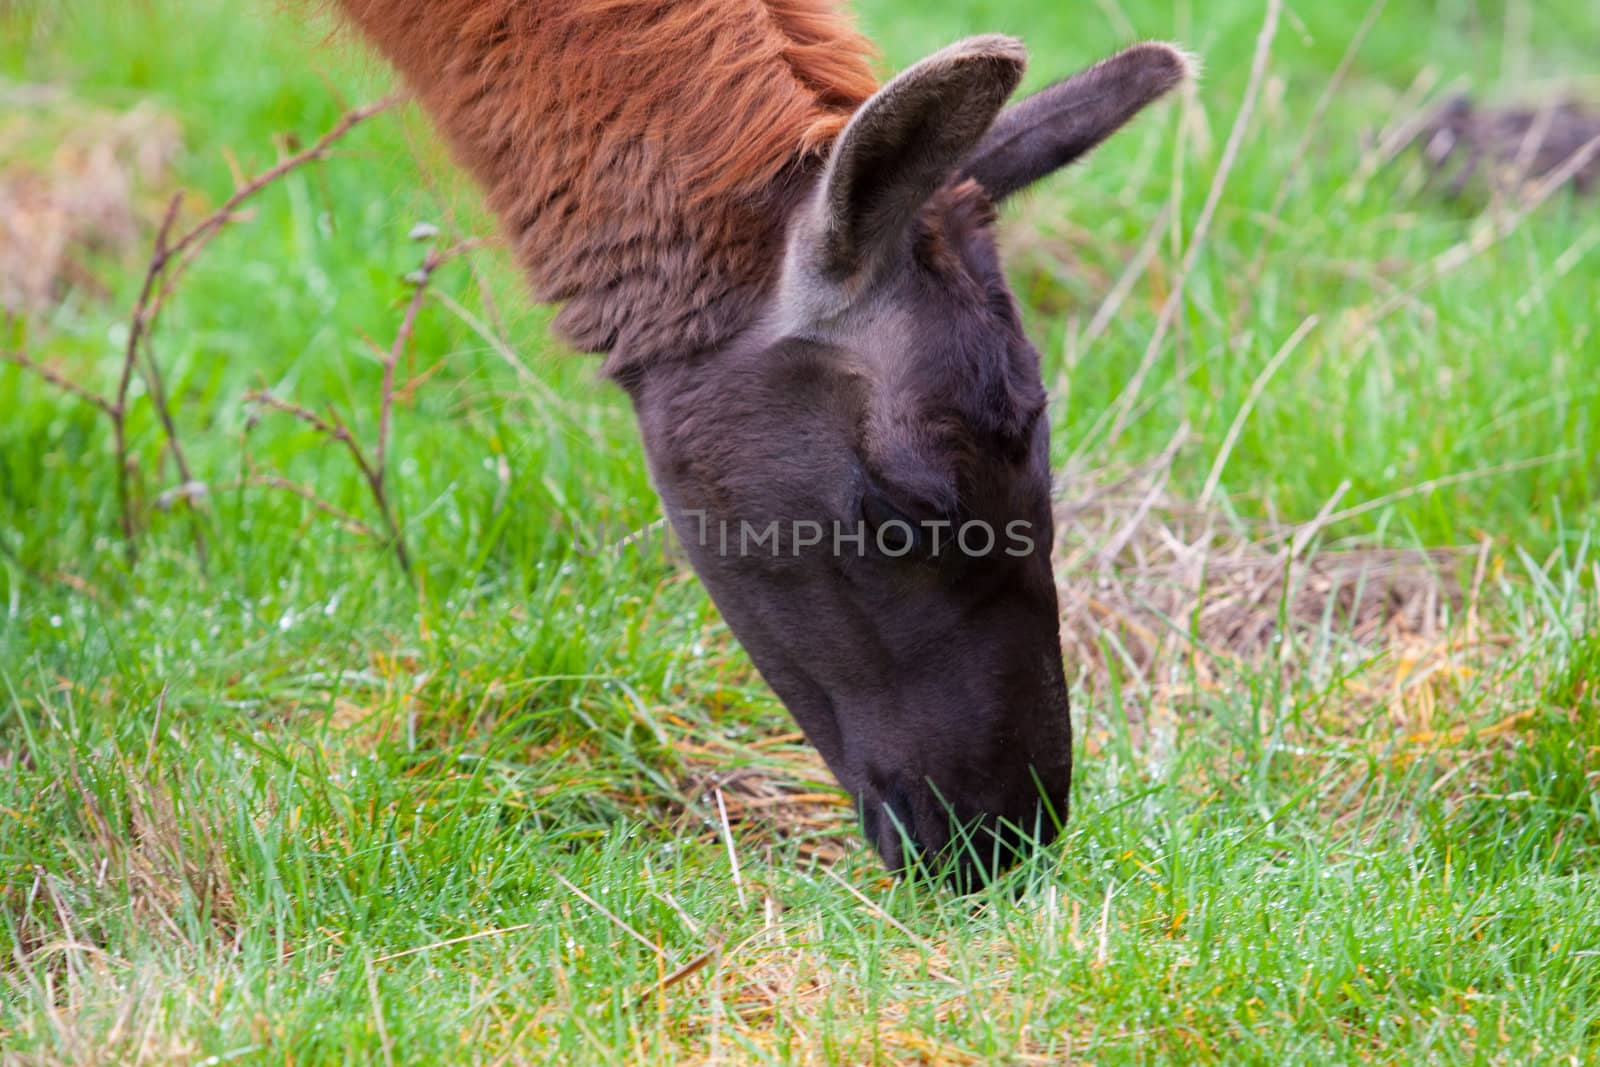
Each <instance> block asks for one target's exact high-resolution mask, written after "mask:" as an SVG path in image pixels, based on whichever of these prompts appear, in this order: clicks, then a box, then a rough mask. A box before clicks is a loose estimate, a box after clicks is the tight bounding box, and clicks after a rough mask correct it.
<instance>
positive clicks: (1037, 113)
mask: <svg viewBox="0 0 1600 1067" xmlns="http://www.w3.org/2000/svg"><path fill="white" fill-rule="evenodd" d="M1193 71H1194V61H1193V60H1192V59H1190V58H1189V56H1188V55H1187V54H1186V53H1184V52H1183V51H1181V50H1180V49H1177V48H1174V47H1173V46H1172V45H1170V44H1160V43H1157V42H1147V43H1145V44H1136V45H1134V46H1133V47H1132V48H1128V49H1124V50H1123V51H1121V52H1118V53H1117V54H1116V55H1114V56H1112V57H1111V58H1110V59H1107V60H1105V61H1104V62H1101V63H1097V64H1095V65H1094V66H1092V67H1090V68H1089V69H1088V70H1086V71H1083V72H1082V73H1079V74H1074V75H1073V76H1072V77H1070V78H1066V79H1064V80H1062V81H1058V82H1056V83H1055V84H1054V85H1050V86H1047V87H1046V88H1044V89H1041V90H1039V91H1038V92H1037V93H1034V94H1033V95H1032V96H1030V97H1028V98H1027V99H1026V100H1021V101H1018V102H1017V103H1015V104H1012V105H1011V106H1010V107H1008V108H1006V109H1005V110H1004V111H1003V112H1001V113H1000V117H999V118H997V119H996V120H995V121H994V125H993V126H992V127H991V128H990V129H989V132H988V133H987V134H986V135H985V136H984V138H983V140H982V142H980V143H979V145H978V147H977V149H976V150H975V151H974V152H973V153H972V158H971V159H970V160H969V161H968V162H967V165H966V168H965V173H966V175H967V176H968V177H970V178H975V179H977V182H978V184H979V185H981V186H983V188H984V191H985V192H987V193H988V194H989V198H990V199H991V200H994V201H996V202H999V201H1001V200H1004V199H1005V198H1006V197H1008V196H1010V195H1011V194H1012V193H1014V192H1016V191H1017V190H1018V189H1021V188H1023V187H1024V186H1026V185H1030V184H1032V183H1033V182H1035V181H1038V180H1039V179H1040V178H1042V177H1044V176H1045V175H1046V174H1049V173H1051V172H1052V171H1054V170H1057V169H1059V168H1061V167H1064V166H1066V165H1067V164H1068V163H1071V162H1072V161H1073V160H1075V159H1077V158H1078V157H1079V156H1082V155H1084V154H1085V153H1087V152H1089V151H1090V150H1091V149H1093V148H1094V147H1095V146H1097V145H1098V144H1100V142H1101V141H1104V140H1105V139H1106V138H1107V137H1110V136H1111V135H1112V134H1113V133H1116V132H1117V130H1119V129H1121V128H1122V126H1123V124H1124V123H1126V122H1127V121H1128V120H1129V119H1131V118H1133V117H1134V116H1135V115H1137V114H1138V113H1139V112H1140V111H1142V110H1144V108H1145V107H1146V106H1147V105H1149V104H1151V103H1154V102H1155V101H1156V100H1158V99H1160V98H1161V97H1162V96H1164V95H1166V94H1167V93H1168V92H1170V91H1171V90H1172V89H1174V88H1176V87H1177V86H1178V85H1179V84H1181V83H1182V82H1183V81H1184V79H1185V78H1188V77H1189V76H1190V75H1191V74H1192V73H1193Z"/></svg>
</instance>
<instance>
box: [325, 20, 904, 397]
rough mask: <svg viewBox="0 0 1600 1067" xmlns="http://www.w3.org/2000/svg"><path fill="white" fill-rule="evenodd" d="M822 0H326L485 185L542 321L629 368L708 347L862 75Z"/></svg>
mask: <svg viewBox="0 0 1600 1067" xmlns="http://www.w3.org/2000/svg"><path fill="white" fill-rule="evenodd" d="M831 2H832V0H340V4H341V6H342V7H343V8H344V10H345V11H346V13H347V14H348V15H349V17H350V18H351V19H352V20H353V21H354V22H355V24H356V25H357V26H358V27H359V28H360V29H361V31H362V32H363V33H364V34H365V35H366V36H367V37H368V38H370V39H371V40H372V41H373V42H374V43H375V44H376V45H377V46H378V47H379V48H380V49H381V50H382V52H383V53H384V54H385V56H387V57H388V59H389V60H390V61H391V62H392V63H394V65H395V66H396V67H398V68H399V70H400V72H401V73H402V74H403V75H404V77H405V79H406V81H407V82H408V83H409V84H410V85H411V87H412V88H413V89H414V90H415V91H416V92H417V94H418V95H419V97H420V98H421V100H422V103H423V105H424V106H425V107H426V108H427V110H428V111H429V112H430V114H431V115H432V117H433V119H434V121H435V122H436V123H437V124H438V125H439V127H440V128H441V130H442V131H443V132H444V134H445V136H446V137H447V139H448V140H449V142H450V144H451V145H452V147H453V148H454V150H455V153H456V156H457V158H458V159H459V160H460V161H461V162H462V163H463V164H464V165H465V166H466V167H467V168H468V169H469V170H470V171H471V172H472V173H473V175H474V176H475V177H476V178H477V179H478V180H479V181H480V182H481V183H482V184H483V186H484V187H485V189H486V190H487V192H488V197H489V204H490V207H491V208H492V209H493V210H494V212H495V214H496V215H497V216H498V218H499V219H500V222H501V224H502V226H503V228H504V229H505V231H506V233H507V235H508V238H509V240H510V242H511V245H512V248H513V250H514V252H515V254H516V257H517V259H518V261H519V262H520V263H521V264H522V266H523V267H524V269H526V270H527V272H528V274H529V276H530V278H531V279H532V281H533V284H534V289H535V292H536V293H537V295H538V296H539V298H540V299H542V300H550V301H561V302H564V303H565V305H566V306H565V308H564V309H563V311H562V312H561V314H560V315H559V316H558V317H557V319H556V327H557V330H558V331H559V332H560V333H561V335H562V336H563V337H564V338H565V339H567V340H568V341H569V342H570V343H572V344H573V345H574V346H576V347H578V348H580V349H582V350H585V351H591V352H610V353H611V354H612V356H611V359H610V360H609V361H608V364H607V366H608V369H610V370H611V371H613V372H617V373H626V372H628V371H630V370H632V369H636V368H637V367H640V366H643V365H644V364H646V363H647V362H649V361H651V360H654V359H659V358H663V357H665V356H667V355H670V354H673V353H691V352H694V351H697V350H700V349H704V348H707V347H710V346H714V345H717V344H719V343H721V342H723V341H725V340H726V339H727V338H728V337H729V336H730V335H731V334H732V333H734V332H736V331H737V330H738V329H739V328H741V327H742V326H743V325H744V323H745V322H746V321H747V320H748V318H749V315H750V314H751V312H752V310H753V308H754V306H755V303H756V301H757V300H759V298H760V294H761V293H762V291H763V290H764V289H765V287H766V286H767V284H768V282H769V280H770V278H771V276H772V273H773V271H774V270H775V268H776V266H777V264H778V261H779V259H780V249H779V247H778V246H779V244H780V243H781V240H782V224H783V218H782V214H783V211H784V208H785V207H786V206H787V203H788V202H789V201H790V200H791V199H792V196H793V186H794V185H795V182H796V181H798V180H800V178H801V177H803V174H804V173H805V172H806V171H807V170H810V169H812V167H811V164H813V163H814V162H815V159H816V156H817V153H818V152H819V151H820V150H821V149H822V148H824V147H825V146H826V145H827V144H828V143H830V142H831V141H832V140H833V138H834V137H835V136H836V135H837V134H838V132H839V130H840V129H841V128H842V127H843V125H844V123H845V121H846V120H847V119H848V117H849V114H850V112H851V111H853V110H854V108H855V107H856V106H858V105H859V104H860V103H861V102H862V101H863V100H864V99H865V98H866V97H867V96H868V95H870V94H871V92H872V91H873V89H874V82H873V79H872V76H871V73H870V71H869V69H868V67H867V63H866V55H867V54H868V52H869V46H868V45H867V43H866V42H865V40H864V39H862V38H861V37H859V36H858V35H856V34H855V33H854V32H853V31H851V30H850V29H849V28H848V27H847V26H846V25H845V24H844V22H843V21H842V20H841V18H840V16H839V15H838V14H837V13H836V12H835V11H834V10H833V8H832V6H831Z"/></svg>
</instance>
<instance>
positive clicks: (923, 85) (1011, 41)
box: [812, 35, 1027, 281]
mask: <svg viewBox="0 0 1600 1067" xmlns="http://www.w3.org/2000/svg"><path fill="white" fill-rule="evenodd" d="M1026 63H1027V51H1026V50H1025V49H1024V48H1023V47H1022V42H1021V41H1018V40H1016V39H1015V38H1011V37H1002V36H997V35H996V36H986V37H969V38H968V39H966V40H964V41H958V42H957V43H955V44H953V45H951V46H950V47H948V48H945V49H942V50H940V51H938V52H935V53H934V54H933V55H931V56H928V57H927V58H926V59H924V60H922V61H921V62H919V63H917V64H916V65H915V66H912V67H909V68H908V69H906V70H905V71H903V72H901V73H900V74H899V75H898V76H897V77H895V78H894V79H893V80H892V81H890V82H889V84H887V85H885V86H884V87H883V88H882V89H879V90H878V91H877V92H876V93H875V94H873V96H872V98H871V99H870V100H868V101H867V102H866V103H865V104H862V105H861V108H860V109H859V110H858V111H857V112H856V113H855V116H854V117H853V118H852V119H851V120H850V124H849V125H848V126H846V127H845V130H844V132H843V133H842V134H840V135H839V140H838V141H837V142H836V143H835V145H834V149H833V155H832V156H831V158H830V159H829V160H828V168H827V172H826V174H825V175H824V177H823V194H822V201H821V204H820V209H821V213H822V217H821V219H820V224H821V225H820V230H819V232H817V234H816V236H817V243H816V247H814V248H813V254H815V255H816V259H814V260H813V262H812V266H813V267H814V268H815V269H818V270H820V271H821V272H822V274H823V276H824V277H826V278H828V279H829V280H832V281H842V280H844V279H846V278H849V277H851V276H853V275H856V274H858V273H860V272H861V271H862V269H863V268H864V267H867V266H869V265H871V264H872V263H873V262H874V261H875V260H877V258H878V257H879V255H880V254H882V253H883V252H885V251H886V250H887V249H888V248H891V247H893V246H894V245H895V244H896V243H897V242H898V241H899V240H900V239H901V238H902V236H903V235H904V234H905V233H907V232H908V231H909V229H910V226H911V222H912V220H913V219H914V218H915V217H916V214H917V211H918V210H919V209H920V208H921V207H922V205H923V204H924V203H926V202H927V199H928V197H930V196H932V195H933V193H934V191H935V190H936V189H938V188H939V186H940V185H941V184H943V183H944V181H945V180H946V179H948V178H949V177H950V176H951V175H952V174H953V173H955V171H956V169H957V168H958V167H959V166H960V165H961V161H962V160H963V159H965V158H967V156H968V155H969V154H970V153H971V152H972V150H973V147H974V146H975V145H977V144H978V142H979V139H980V138H982V137H983V134H984V131H986V130H987V129H988V128H989V124H990V123H991V122H993V121H994V117H995V115H996V114H998V113H999V111H1000V108H1001V107H1002V106H1003V105H1004V104H1005V102H1006V98H1007V97H1009V96H1010V95H1011V93H1012V91H1013V90H1015V89H1016V87H1017V83H1018V82H1019V81H1021V80H1022V70H1023V67H1024V66H1025V65H1026Z"/></svg>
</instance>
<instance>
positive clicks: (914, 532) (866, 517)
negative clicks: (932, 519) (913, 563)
mask: <svg viewBox="0 0 1600 1067" xmlns="http://www.w3.org/2000/svg"><path fill="white" fill-rule="evenodd" d="M861 518H862V520H863V521H864V522H865V523H866V525H867V529H868V530H869V531H871V533H872V536H873V540H874V541H875V542H876V543H877V545H878V547H879V548H881V549H882V550H883V551H884V553H885V554H886V555H890V556H906V555H911V554H912V553H919V554H920V553H921V552H922V551H923V547H924V544H925V543H926V540H927V536H926V532H925V531H924V530H923V528H922V524H921V523H919V522H917V520H915V519H913V518H912V517H911V516H910V515H907V514H906V513H905V512H903V511H901V510H900V509H899V508H897V507H895V506H894V505H893V504H891V503H889V501H888V500H887V499H885V497H884V496H883V494H882V493H880V492H878V491H877V490H875V489H869V490H868V491H867V492H866V493H865V494H864V495H863V496H862V497H861Z"/></svg>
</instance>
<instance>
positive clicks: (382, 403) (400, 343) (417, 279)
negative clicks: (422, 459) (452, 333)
mask: <svg viewBox="0 0 1600 1067" xmlns="http://www.w3.org/2000/svg"><path fill="white" fill-rule="evenodd" d="M476 245H477V242H475V241H464V242H462V243H461V244H458V245H455V246H454V247H452V248H448V249H446V250H444V251H442V252H441V251H439V250H437V249H430V250H429V252H428V254H427V255H426V256H425V257H424V258H423V261H422V266H421V267H419V268H418V269H417V271H416V272H415V273H413V274H412V275H411V276H410V279H409V280H410V281H411V283H412V284H413V286H414V289H413V291H412V294H411V300H410V302H409V303H408V304H407V305H406V312H405V316H404V317H403V318H402V319H401V322H400V328H399V330H397V331H396V333H395V338H394V343H393V344H391V345H390V346H389V350H388V352H387V353H386V354H384V356H383V387H382V390H381V392H380V394H379V399H378V436H377V441H376V442H375V444H374V445H373V449H372V453H371V455H368V453H367V450H366V449H365V448H363V447H362V445H361V442H359V441H358V440H356V436H355V434H353V433H352V432H351V431H350V428H349V427H348V426H347V425H345V423H344V422H342V421H340V420H339V418H338V416H336V415H330V416H329V417H327V418H324V417H323V416H321V415H318V414H317V413H316V412H314V411H312V410H311V409H310V408H307V407H304V406H303V405H300V404H296V403H295V402H293V401H291V400H283V399H281V398H279V397H277V396H274V395H273V394H272V393H270V392H267V391H265V390H256V391H254V392H251V393H248V394H246V395H245V400H246V401H247V402H254V403H259V404H263V405H265V406H266V407H269V408H272V409H273V410H276V411H281V412H283V413H284V414H286V415H290V416H293V417H294V418H296V419H299V420H300V421H301V422H303V423H305V424H306V425H308V426H310V427H311V428H312V429H314V430H316V431H317V432H318V433H320V434H322V435H323V436H324V437H327V438H328V439H329V440H331V441H336V442H338V443H339V444H340V445H342V446H343V447H344V449H345V451H346V452H348V453H350V458H351V459H353V460H354V461H355V464H356V467H357V468H359V469H360V471H361V477H362V479H363V480H364V481H365V482H366V483H367V490H368V492H369V493H371V494H372V501H373V503H374V504H375V505H376V506H377V509H378V514H379V516H380V517H381V518H382V519H383V525H384V528H385V530H386V531H387V533H388V539H389V544H390V546H391V547H392V548H393V550H394V554H395V559H396V561H397V562H398V563H399V564H400V569H401V570H402V571H404V572H405V574H406V576H407V577H410V576H411V556H410V553H409V552H408V551H407V550H406V542H405V534H404V532H403V531H402V530H401V528H400V522H399V520H398V519H397V518H396V517H395V512H394V506H393V504H392V503H391V502H390V500H389V490H388V484H387V474H388V460H389V437H390V427H391V425H392V423H393V421H394V398H395V393H396V389H395V377H396V371H397V368H398V367H399V365H400V361H401V359H403V358H404V356H405V352H406V347H407V346H408V345H409V344H410V342H411V338H412V336H413V335H414V334H415V333H416V326H417V316H418V315H419V314H420V313H421V311H422V305H423V302H424V301H425V300H426V298H427V295H428V284H429V282H431V281H432V280H433V276H434V273H435V272H436V271H437V270H438V269H439V268H440V267H441V266H443V265H444V264H446V263H448V262H450V261H451V260H453V259H456V258H457V257H459V256H461V255H463V254H465V253H466V252H468V251H470V250H471V249H472V248H474V247H476ZM293 486H294V483H291V482H285V483H284V484H282V485H280V486H279V488H284V489H290V491H292V492H299V493H300V495H301V496H304V497H305V498H306V499H307V500H309V501H311V502H312V503H313V504H315V505H317V506H318V507H321V508H322V509H323V510H325V511H330V512H336V510H337V509H333V508H332V507H331V506H330V505H328V504H327V503H326V502H324V501H322V500H321V499H320V498H319V497H316V496H315V494H312V493H311V492H310V491H309V490H305V491H303V492H301V489H303V487H293ZM291 487H293V488H291ZM345 518H346V520H347V521H349V520H348V517H347V516H346V517H345Z"/></svg>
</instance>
